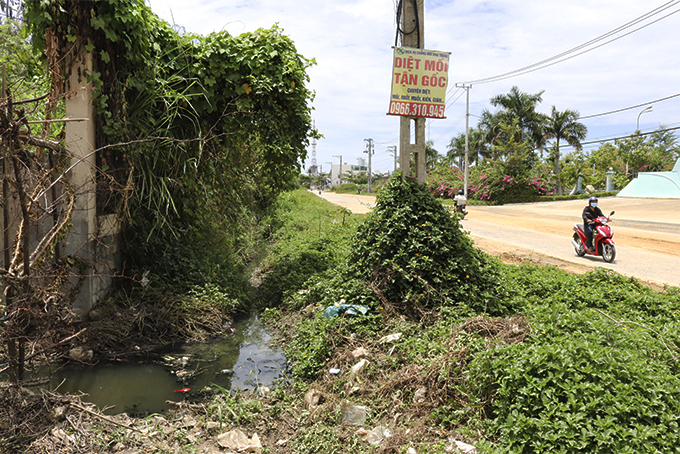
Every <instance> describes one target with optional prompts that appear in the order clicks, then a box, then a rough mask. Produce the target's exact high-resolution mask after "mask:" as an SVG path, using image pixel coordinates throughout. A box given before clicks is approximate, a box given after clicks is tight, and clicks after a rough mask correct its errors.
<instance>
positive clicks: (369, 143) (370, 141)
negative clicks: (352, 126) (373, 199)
mask: <svg viewBox="0 0 680 454" xmlns="http://www.w3.org/2000/svg"><path fill="white" fill-rule="evenodd" d="M364 142H366V143H367V147H366V151H364V153H368V193H369V194H370V193H371V155H372V154H373V139H364Z"/></svg>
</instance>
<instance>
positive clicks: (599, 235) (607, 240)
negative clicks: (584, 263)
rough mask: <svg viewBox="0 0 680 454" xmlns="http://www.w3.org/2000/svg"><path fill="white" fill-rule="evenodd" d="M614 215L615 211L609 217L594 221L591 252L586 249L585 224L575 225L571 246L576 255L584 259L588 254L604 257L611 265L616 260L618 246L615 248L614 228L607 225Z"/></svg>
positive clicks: (599, 217)
mask: <svg viewBox="0 0 680 454" xmlns="http://www.w3.org/2000/svg"><path fill="white" fill-rule="evenodd" d="M613 215H614V211H612V212H611V213H609V217H607V216H598V217H597V218H595V219H593V249H592V251H593V252H591V251H590V250H587V249H586V248H585V246H584V245H585V244H586V233H585V231H584V230H583V224H574V236H573V238H572V240H571V244H573V245H574V250H575V251H576V255H578V256H579V257H583V256H584V255H586V254H589V255H595V256H600V255H601V256H602V259H604V261H605V262H607V263H611V262H613V261H614V258H616V246H614V240H612V236H614V232H613V231H612V228H611V227H610V226H609V225H607V224H608V223H609V222H610V221H611V219H610V218H611V216H613Z"/></svg>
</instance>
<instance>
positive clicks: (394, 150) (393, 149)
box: [387, 145, 399, 172]
mask: <svg viewBox="0 0 680 454" xmlns="http://www.w3.org/2000/svg"><path fill="white" fill-rule="evenodd" d="M387 151H389V152H390V154H391V155H392V157H393V158H394V171H395V172H396V171H397V158H398V156H399V155H398V154H397V146H396V145H390V146H389V147H387Z"/></svg>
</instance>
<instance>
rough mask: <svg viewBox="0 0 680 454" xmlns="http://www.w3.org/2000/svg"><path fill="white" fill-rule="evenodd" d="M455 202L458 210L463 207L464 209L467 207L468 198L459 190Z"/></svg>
mask: <svg viewBox="0 0 680 454" xmlns="http://www.w3.org/2000/svg"><path fill="white" fill-rule="evenodd" d="M453 200H455V201H456V208H457V209H459V210H460V209H461V207H464V206H465V205H467V197H465V195H464V194H463V190H462V189H459V190H458V195H457V196H455V197H454V198H453Z"/></svg>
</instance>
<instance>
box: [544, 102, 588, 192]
mask: <svg viewBox="0 0 680 454" xmlns="http://www.w3.org/2000/svg"><path fill="white" fill-rule="evenodd" d="M578 118H579V113H578V111H576V110H569V109H567V110H564V111H562V112H560V111H558V110H557V109H556V108H555V106H552V109H551V111H550V115H549V116H545V117H544V121H545V122H544V124H543V137H542V145H543V146H544V145H545V143H547V142H548V141H550V140H554V141H555V142H554V147H553V150H554V154H555V176H556V179H557V194H558V195H562V184H561V182H560V140H564V141H566V142H567V143H568V144H569V145H571V146H572V147H574V148H576V149H577V150H578V149H580V148H581V140H583V139H585V138H586V135H587V134H588V128H586V126H585V125H584V124H583V123H579V122H578V121H577V120H578Z"/></svg>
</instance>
